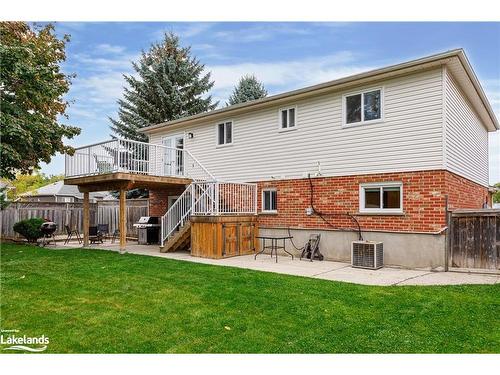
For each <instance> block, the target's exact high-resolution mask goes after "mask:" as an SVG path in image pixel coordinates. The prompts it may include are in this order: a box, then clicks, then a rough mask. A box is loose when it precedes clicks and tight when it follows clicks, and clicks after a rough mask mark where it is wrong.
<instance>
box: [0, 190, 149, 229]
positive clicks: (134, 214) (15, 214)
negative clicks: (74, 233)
mask: <svg viewBox="0 0 500 375" xmlns="http://www.w3.org/2000/svg"><path fill="white" fill-rule="evenodd" d="M118 212H119V202H118V201H102V202H97V203H91V204H90V225H97V224H109V231H110V233H113V232H114V230H115V229H118V220H119V214H118ZM147 215H148V199H130V200H127V235H128V236H131V237H137V228H135V227H134V226H133V224H134V223H137V221H138V220H139V218H140V217H141V216H147ZM0 216H1V218H0V219H1V220H0V222H1V227H0V233H1V237H2V238H20V236H19V235H18V234H17V233H15V232H14V229H13V226H14V224H15V223H16V222H18V221H20V220H24V219H30V218H33V217H41V218H43V219H48V220H51V221H53V222H55V223H56V224H57V232H56V234H66V231H65V225H69V227H70V228H72V229H75V228H76V229H78V230H79V231H80V233H81V232H82V231H83V203H63V202H29V203H28V202H26V203H12V204H11V205H9V207H7V208H6V209H5V210H2V211H0Z"/></svg>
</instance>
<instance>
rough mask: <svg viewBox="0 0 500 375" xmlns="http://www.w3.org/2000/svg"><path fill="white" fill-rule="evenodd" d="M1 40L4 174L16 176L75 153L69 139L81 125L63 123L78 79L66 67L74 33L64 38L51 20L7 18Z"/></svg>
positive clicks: (1, 25)
mask: <svg viewBox="0 0 500 375" xmlns="http://www.w3.org/2000/svg"><path fill="white" fill-rule="evenodd" d="M0 39H1V43H0V61H1V69H0V95H1V114H0V123H1V130H0V137H1V144H0V158H1V166H0V175H1V177H5V178H9V179H12V178H14V177H15V175H16V173H18V172H20V173H31V171H32V170H33V169H34V168H37V167H39V163H40V162H45V163H49V162H50V160H51V158H52V156H54V155H55V154H56V153H57V152H60V153H66V152H69V153H71V152H72V151H73V149H72V148H71V147H69V146H67V145H65V144H64V142H63V138H73V137H74V136H75V135H78V134H79V133H80V129H79V128H77V127H74V126H69V125H65V124H63V123H62V122H61V119H64V118H66V117H67V116H66V108H67V106H68V102H67V101H66V100H65V99H64V95H65V94H66V93H67V92H68V90H69V87H70V79H71V78H72V76H70V75H67V74H65V73H63V72H62V70H61V63H62V62H63V61H65V59H66V54H65V47H66V43H67V42H68V41H69V36H67V35H65V36H64V37H62V38H61V39H58V38H57V36H56V35H55V31H54V27H53V26H52V25H50V24H49V25H46V26H44V27H36V26H33V27H30V25H28V24H27V23H25V22H1V23H0Z"/></svg>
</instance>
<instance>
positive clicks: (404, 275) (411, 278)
mask: <svg viewBox="0 0 500 375" xmlns="http://www.w3.org/2000/svg"><path fill="white" fill-rule="evenodd" d="M81 247H82V245H81V244H78V242H70V243H68V244H67V245H64V244H63V243H60V242H58V243H57V245H56V246H53V245H50V246H47V248H50V249H55V250H56V249H68V248H81ZM89 248H93V249H102V250H111V251H117V252H118V251H119V248H120V246H119V244H118V243H117V242H115V243H111V241H109V240H108V241H107V242H104V243H103V244H98V245H91V246H89ZM127 253H130V254H138V255H148V256H155V257H160V258H166V259H175V260H180V261H187V262H195V263H204V264H212V265H218V266H230V267H238V268H246V269H251V270H256V271H264V272H275V273H281V274H287V275H295V276H305V277H311V278H316V279H323V280H334V281H343V282H349V283H355V284H363V285H384V286H388V285H460V284H496V283H500V275H499V274H494V273H491V274H487V273H484V274H483V273H475V272H474V273H472V272H437V271H431V270H424V269H403V268H392V267H384V268H381V269H379V270H376V271H372V270H365V269H359V268H352V267H351V266H350V264H348V263H342V262H332V261H321V262H320V261H314V262H310V261H308V260H302V261H301V260H299V259H298V258H295V259H293V260H292V259H291V257H289V256H279V257H278V263H276V260H275V258H272V259H271V257H270V256H269V255H268V254H261V255H259V256H257V259H254V256H253V255H244V256H237V257H232V258H226V259H206V258H197V257H193V256H191V255H190V254H189V253H188V252H175V253H160V251H159V249H158V247H157V246H147V245H137V244H133V243H130V242H129V243H127Z"/></svg>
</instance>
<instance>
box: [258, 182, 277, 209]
mask: <svg viewBox="0 0 500 375" xmlns="http://www.w3.org/2000/svg"><path fill="white" fill-rule="evenodd" d="M262 212H266V213H276V212H278V198H277V192H276V189H274V188H273V189H263V190H262Z"/></svg>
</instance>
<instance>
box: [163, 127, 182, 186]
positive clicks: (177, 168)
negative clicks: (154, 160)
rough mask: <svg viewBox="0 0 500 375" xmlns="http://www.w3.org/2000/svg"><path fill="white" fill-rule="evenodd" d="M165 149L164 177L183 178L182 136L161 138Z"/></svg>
mask: <svg viewBox="0 0 500 375" xmlns="http://www.w3.org/2000/svg"><path fill="white" fill-rule="evenodd" d="M162 141H163V146H165V147H168V148H167V149H165V158H164V164H163V165H164V175H165V176H183V175H184V152H183V151H181V150H182V149H184V136H183V135H173V136H170V137H164V138H163V140H162Z"/></svg>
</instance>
